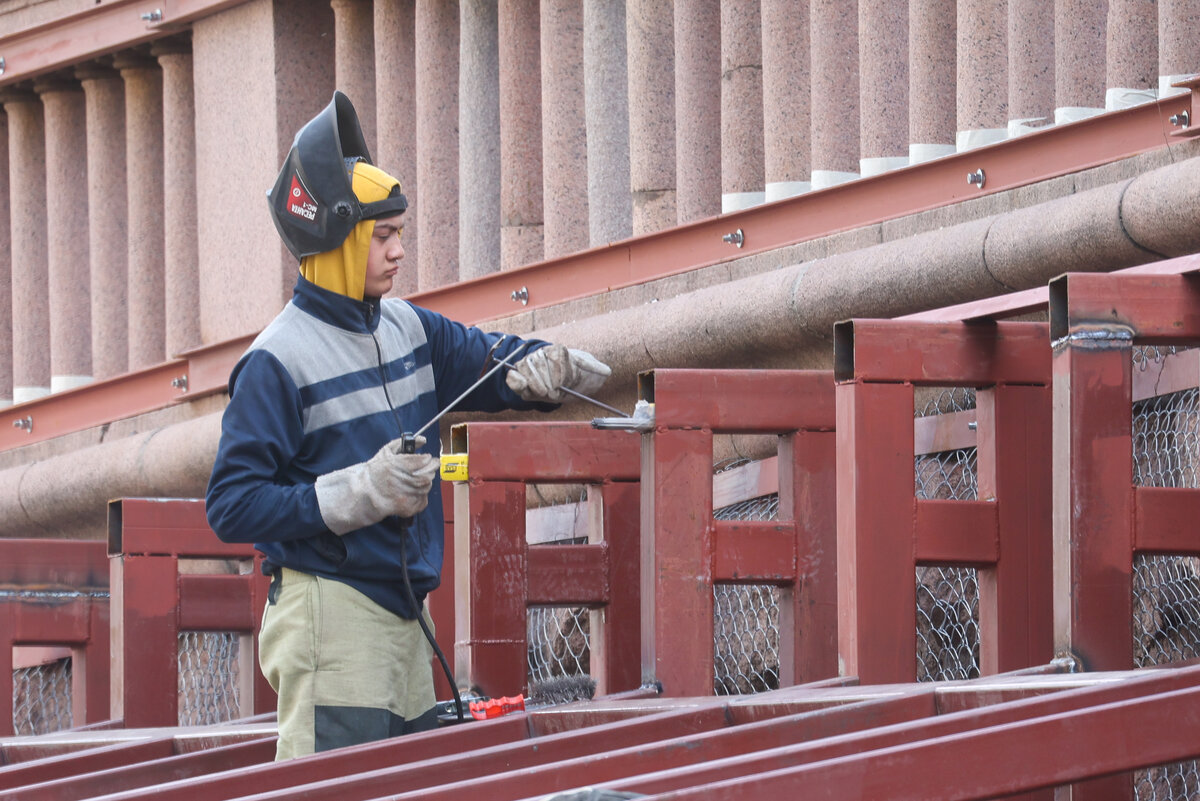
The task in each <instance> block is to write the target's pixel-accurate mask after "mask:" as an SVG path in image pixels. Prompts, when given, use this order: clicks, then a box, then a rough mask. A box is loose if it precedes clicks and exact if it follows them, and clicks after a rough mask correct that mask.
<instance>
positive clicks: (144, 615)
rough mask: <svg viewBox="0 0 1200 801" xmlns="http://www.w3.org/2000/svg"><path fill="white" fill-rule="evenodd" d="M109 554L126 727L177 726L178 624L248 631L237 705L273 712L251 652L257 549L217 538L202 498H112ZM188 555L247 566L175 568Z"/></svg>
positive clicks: (114, 696)
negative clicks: (200, 570)
mask: <svg viewBox="0 0 1200 801" xmlns="http://www.w3.org/2000/svg"><path fill="white" fill-rule="evenodd" d="M108 553H109V556H110V557H111V559H110V560H109V569H110V581H109V584H110V587H111V592H112V606H111V615H112V638H111V642H112V690H111V696H110V703H111V716H112V717H113V718H114V719H121V720H123V721H124V723H125V726H126V727H130V728H132V727H144V726H175V725H178V722H179V704H178V692H179V667H178V662H177V656H178V640H179V633H180V632H181V631H232V632H239V633H241V634H243V635H247V637H246V640H245V641H244V642H245V645H246V647H245V648H243V661H242V671H241V675H242V687H241V702H242V704H243V711H245V710H247V709H253V711H254V712H255V713H258V712H269V711H273V710H274V708H275V696H274V693H273V692H272V691H271V688H270V686H269V685H268V684H267V682H266V679H265V678H263V676H262V673H261V672H260V671H259V670H258V659H257V656H258V639H257V636H256V635H257V632H258V626H259V623H260V621H261V617H262V610H263V606H264V604H265V603H266V598H267V584H268V581H267V578H266V577H265V576H263V575H262V572H261V570H260V567H261V563H262V556H261V554H258V553H257V552H256V551H255V550H254V548H253V547H252V546H250V545H229V544H226V543H223V542H221V541H220V540H219V539H217V535H216V534H214V533H213V531H212V529H210V528H209V527H208V523H207V521H206V520H205V516H204V501H203V500H191V499H187V500H167V499H142V498H125V499H123V500H118V501H112V502H111V503H110V504H109V507H108ZM189 559H218V560H227V559H236V560H248V561H250V563H251V569H250V570H249V571H248V572H243V573H241V574H239V575H216V574H210V575H205V574H193V573H188V572H186V571H185V572H180V569H179V567H180V562H181V561H183V560H189ZM247 657H250V658H247Z"/></svg>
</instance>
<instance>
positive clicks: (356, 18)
mask: <svg viewBox="0 0 1200 801" xmlns="http://www.w3.org/2000/svg"><path fill="white" fill-rule="evenodd" d="M330 6H331V8H332V9H333V65H334V66H333V74H334V84H335V85H336V87H337V88H338V89H340V90H342V91H343V92H345V93H346V96H347V97H349V98H350V100H351V101H352V102H353V103H354V110H355V111H356V112H358V121H359V124H360V125H362V130H363V137H364V138H365V139H366V140H367V149H368V150H370V151H371V155H372V156H373V157H374V158H378V156H376V155H375V154H376V150H377V148H376V146H375V145H376V138H375V130H376V125H375V97H376V95H375V33H374V25H375V20H374V12H373V10H372V3H371V0H330Z"/></svg>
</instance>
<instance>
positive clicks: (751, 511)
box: [713, 459, 799, 695]
mask: <svg viewBox="0 0 1200 801" xmlns="http://www.w3.org/2000/svg"><path fill="white" fill-rule="evenodd" d="M747 463H748V460H745V459H741V460H736V461H728V462H722V463H718V464H717V465H715V466H714V468H713V469H714V472H718V473H719V472H723V471H726V470H730V469H733V468H735V467H740V466H741V465H743V464H747ZM713 518H714V519H716V520H738V521H743V522H745V521H768V520H777V519H778V518H779V493H772V494H770V495H762V496H760V497H757V498H750V499H748V500H744V501H739V502H738V503H733V504H730V505H728V506H724V507H722V508H720V509H715V510H713ZM780 600H781V598H780V590H779V588H778V587H774V586H772V585H770V584H716V585H714V586H713V669H714V677H713V693H714V694H716V695H739V694H747V693H760V692H765V691H767V690H777V689H779V604H780ZM797 636H799V632H797Z"/></svg>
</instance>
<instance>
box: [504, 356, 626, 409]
mask: <svg viewBox="0 0 1200 801" xmlns="http://www.w3.org/2000/svg"><path fill="white" fill-rule="evenodd" d="M611 374H612V370H610V369H609V368H608V365H607V364H605V363H604V362H602V361H600V360H599V359H597V358H596V357H595V356H593V355H592V354H590V353H585V352H584V351H582V350H574V349H572V348H568V347H566V346H564V345H550V346H548V347H545V348H540V349H539V350H535V351H534V352H533V353H531V354H529V355H528V356H526V357H525V358H524V359H521V361H519V362H517V363H516V365H514V366H513V369H511V370H509V371H508V375H507V376H505V379H504V380H505V383H507V384H508V388H509V389H511V390H512V391H513V392H515V393H517V394H518V395H520V396H521V400H526V401H549V402H550V403H561V402H562V401H563V399H564V396H565V395H566V394H567V393H565V392H563V391H562V390H561V389H560V387H566V388H567V389H573V390H575V391H576V392H578V393H580V394H582V395H591V394H593V393H595V392H596V390H598V389H600V387H602V386H603V385H604V382H605V380H606V379H607V378H608V377H609V376H610V375H611Z"/></svg>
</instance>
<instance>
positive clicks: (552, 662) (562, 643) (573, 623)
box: [527, 606, 591, 685]
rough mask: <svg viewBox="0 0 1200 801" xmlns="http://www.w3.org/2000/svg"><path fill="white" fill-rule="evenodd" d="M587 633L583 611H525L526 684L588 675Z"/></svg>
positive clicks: (552, 608)
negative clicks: (526, 635)
mask: <svg viewBox="0 0 1200 801" xmlns="http://www.w3.org/2000/svg"><path fill="white" fill-rule="evenodd" d="M590 638H591V630H590V625H589V615H588V610H587V609H586V608H584V607H566V606H534V607H530V609H529V616H528V640H527V641H528V643H529V681H530V684H531V685H532V684H535V683H538V682H545V681H547V680H549V679H554V678H559V677H561V676H587V675H589V674H590V673H591V639H590Z"/></svg>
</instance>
